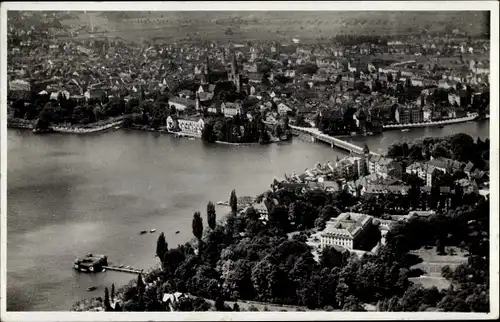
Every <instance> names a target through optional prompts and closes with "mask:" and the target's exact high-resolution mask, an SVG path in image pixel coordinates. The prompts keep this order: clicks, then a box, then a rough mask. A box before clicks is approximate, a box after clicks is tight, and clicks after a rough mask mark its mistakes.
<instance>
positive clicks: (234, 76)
mask: <svg viewBox="0 0 500 322" xmlns="http://www.w3.org/2000/svg"><path fill="white" fill-rule="evenodd" d="M229 80H230V81H231V82H233V84H234V86H235V87H236V92H238V93H239V92H240V91H241V75H240V73H239V72H238V65H237V62H236V54H235V53H234V52H233V55H232V58H231V73H230V74H229Z"/></svg>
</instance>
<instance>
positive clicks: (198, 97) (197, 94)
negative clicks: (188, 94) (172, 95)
mask: <svg viewBox="0 0 500 322" xmlns="http://www.w3.org/2000/svg"><path fill="white" fill-rule="evenodd" d="M195 104H196V105H195V108H196V110H197V111H199V110H201V103H200V94H199V93H198V92H196V103H195Z"/></svg>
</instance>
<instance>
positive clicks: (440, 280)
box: [409, 276, 450, 290]
mask: <svg viewBox="0 0 500 322" xmlns="http://www.w3.org/2000/svg"><path fill="white" fill-rule="evenodd" d="M409 280H410V281H412V282H413V283H415V284H420V285H422V286H423V287H425V288H431V287H433V286H435V287H437V289H438V290H443V289H447V288H448V287H449V286H450V282H449V281H448V280H447V279H445V278H444V277H439V276H421V277H412V278H410V279H409Z"/></svg>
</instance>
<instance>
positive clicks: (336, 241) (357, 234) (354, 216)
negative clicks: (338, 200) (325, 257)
mask: <svg viewBox="0 0 500 322" xmlns="http://www.w3.org/2000/svg"><path fill="white" fill-rule="evenodd" d="M372 221H373V217H371V216H368V215H365V214H360V213H352V212H347V213H342V214H340V215H339V216H338V217H337V218H333V219H330V220H329V221H328V222H327V223H326V228H325V229H324V230H323V231H322V232H321V235H320V236H321V238H320V240H321V248H323V247H326V246H341V247H344V248H346V249H349V250H352V249H356V248H357V247H358V245H359V242H360V240H361V239H362V238H363V236H364V234H365V233H366V232H367V231H368V229H369V228H370V225H371V224H372Z"/></svg>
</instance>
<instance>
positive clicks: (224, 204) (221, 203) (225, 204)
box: [217, 201, 229, 206]
mask: <svg viewBox="0 0 500 322" xmlns="http://www.w3.org/2000/svg"><path fill="white" fill-rule="evenodd" d="M217 205H219V206H229V202H227V201H218V202H217Z"/></svg>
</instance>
